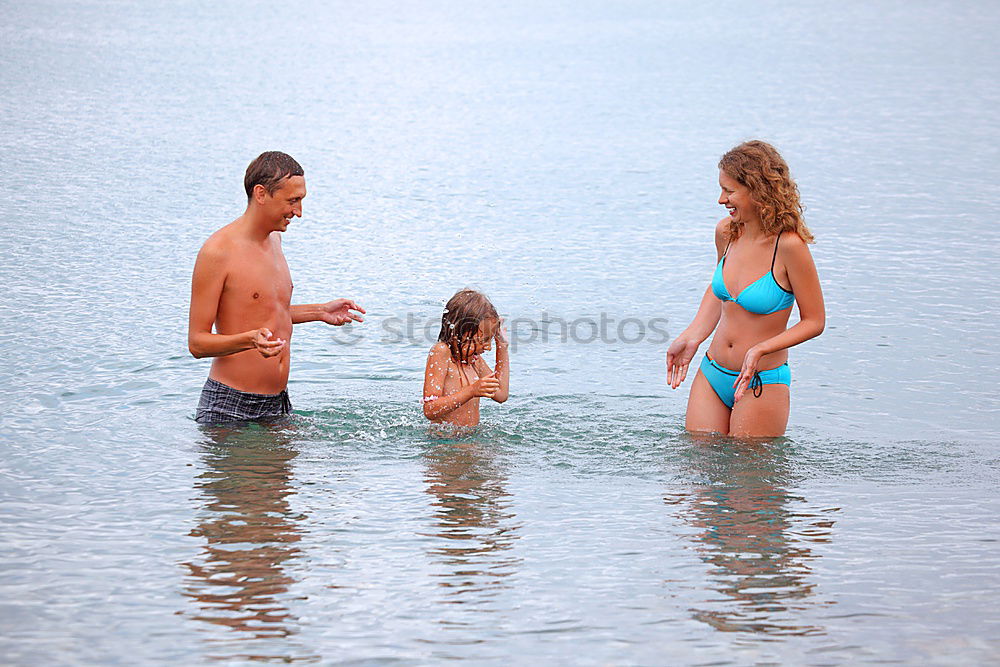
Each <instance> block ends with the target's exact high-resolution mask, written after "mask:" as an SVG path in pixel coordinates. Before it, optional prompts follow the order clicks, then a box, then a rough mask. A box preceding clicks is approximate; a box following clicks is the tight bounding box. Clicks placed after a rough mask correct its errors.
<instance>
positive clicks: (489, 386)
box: [424, 343, 500, 419]
mask: <svg viewBox="0 0 1000 667" xmlns="http://www.w3.org/2000/svg"><path fill="white" fill-rule="evenodd" d="M449 356H450V353H449V351H448V346H446V345H444V344H443V343H438V344H437V345H435V346H434V347H432V348H431V351H430V354H428V355H427V368H426V370H425V371H424V416H425V417H427V418H428V419H438V418H440V417H443V416H445V415H446V414H448V413H449V412H451V411H452V410H454V409H455V408H457V407H459V406H461V405H464V404H465V403H467V402H468V401H470V400H471V399H473V398H478V397H480V396H492V395H493V394H494V393H495V392H496V390H497V388H498V387H499V385H500V383H499V382H498V381H497V380H496V378H493V377H492V376H486V377H482V378H479V380H477V381H476V382H474V383H473V384H471V385H469V386H467V387H462V388H461V389H459V390H458V391H456V392H455V393H454V394H451V395H449V396H442V395H441V394H443V393H444V381H445V377H446V376H447V373H448V358H449Z"/></svg>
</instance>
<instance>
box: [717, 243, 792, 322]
mask: <svg viewBox="0 0 1000 667" xmlns="http://www.w3.org/2000/svg"><path fill="white" fill-rule="evenodd" d="M780 238H781V234H780V233H779V234H778V238H777V239H775V241H774V255H773V256H772V257H771V270H770V271H768V272H767V273H765V274H764V275H762V276H761V277H760V278H758V279H757V280H755V281H753V282H752V283H750V284H749V285H747V286H746V287H744V288H743V291H742V292H740V293H739V295H738V296H737V297H736V298H735V299H734V298H733V297H731V296H730V295H729V290H727V289H726V283H725V281H724V280H723V279H722V267H723V266H724V265H725V263H726V255H727V254H728V253H729V246H728V245H727V246H726V252H725V253H723V254H722V259H720V260H719V265H718V266H717V267H715V275H714V276H712V292H713V293H714V294H715V296H717V297H719V298H720V299H722V300H723V301H735V302H736V304H737V305H738V306H740V307H742V308H743V310H746V311H748V312H751V313H755V314H757V315H770V314H771V313H776V312H778V311H779V310H784V309H785V308H791V307H792V304H793V303H794V302H795V296H794V295H793V294H792V293H791V292H789V291H788V290H786V289H785V288H784V287H782V286H781V285H779V284H778V281H777V280H775V279H774V260H775V259H776V258H777V257H778V239H780Z"/></svg>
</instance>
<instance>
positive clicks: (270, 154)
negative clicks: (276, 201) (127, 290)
mask: <svg viewBox="0 0 1000 667" xmlns="http://www.w3.org/2000/svg"><path fill="white" fill-rule="evenodd" d="M290 176H305V172H304V171H302V165H300V164H299V163H298V162H296V161H295V158H293V157H292V156H291V155H288V154H286V153H282V152H281V151H267V152H266V153H261V154H260V155H258V156H257V158H256V159H255V160H254V161H253V162H251V163H250V166H249V167H247V175H246V176H244V177H243V187H244V188H246V191H247V200H248V201H249V200H250V197H252V196H253V188H254V186H255V185H263V186H264V189H265V190H267V194H269V195H273V194H274V191H275V190H277V189H278V187H279V186H280V185H281V182H282V181H283V180H285V179H286V178H288V177H290Z"/></svg>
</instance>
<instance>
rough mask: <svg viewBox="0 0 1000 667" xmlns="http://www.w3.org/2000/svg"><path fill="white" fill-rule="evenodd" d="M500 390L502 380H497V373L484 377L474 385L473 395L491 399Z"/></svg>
mask: <svg viewBox="0 0 1000 667" xmlns="http://www.w3.org/2000/svg"><path fill="white" fill-rule="evenodd" d="M498 389H500V380H498V379H497V376H496V371H494V372H492V373H490V374H489V375H484V376H483V377H481V378H479V379H478V380H476V381H475V382H473V383H472V395H473V396H475V397H476V398H484V397H491V396H493V394H495V393H496V392H497V390H498Z"/></svg>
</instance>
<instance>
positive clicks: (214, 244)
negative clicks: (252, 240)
mask: <svg viewBox="0 0 1000 667" xmlns="http://www.w3.org/2000/svg"><path fill="white" fill-rule="evenodd" d="M234 224H235V222H230V223H229V224H228V225H225V226H223V227H220V228H219V229H217V230H215V231H214V232H213V233H212V235H211V236H209V237H208V238H207V239H205V242H204V243H203V244H202V245H201V254H203V255H209V256H216V255H224V254H226V253H227V252H229V251H231V250H232V248H233V246H234V245H235V244H236V243H237V241H238V239H237V237H236V234H235V233H234V229H233V225H234Z"/></svg>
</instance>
